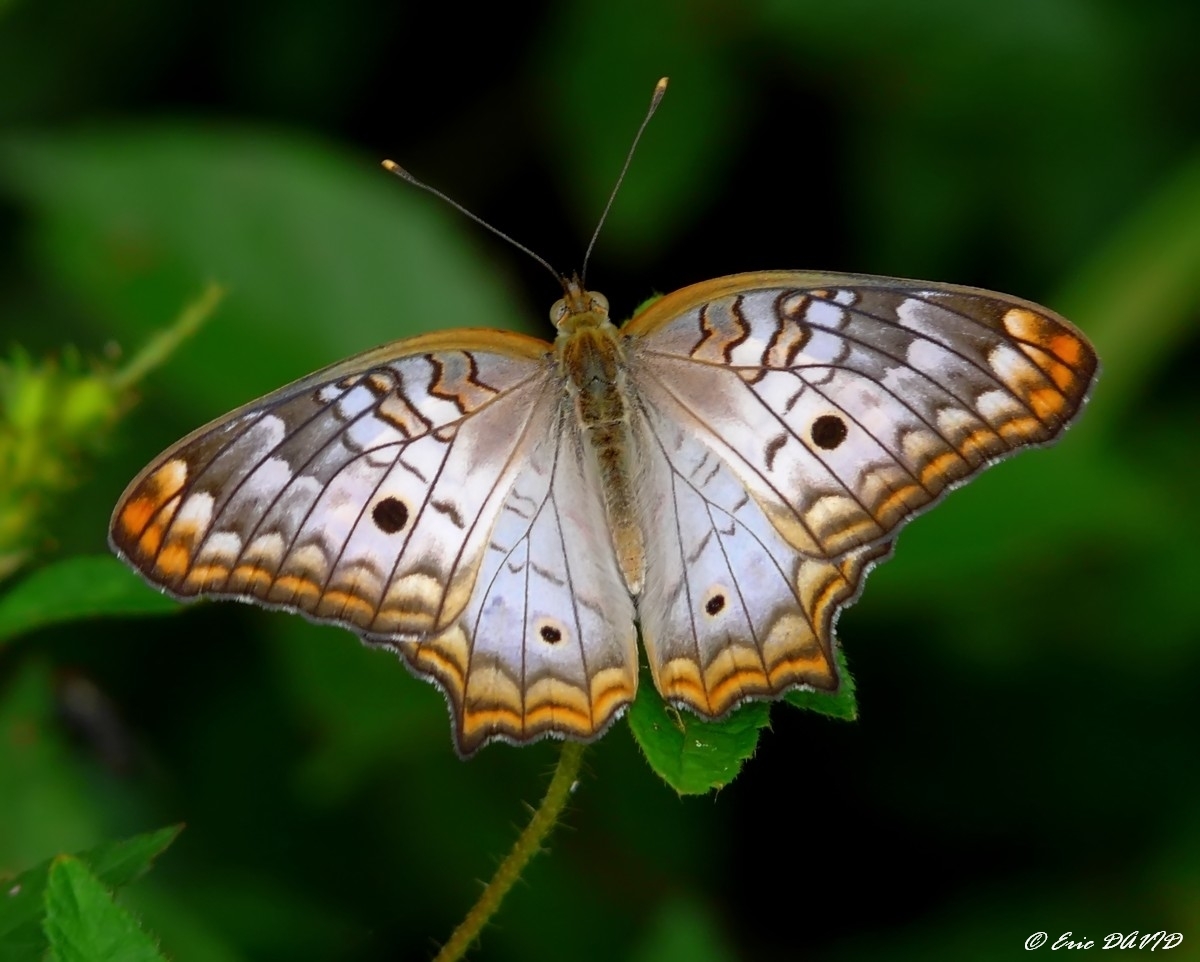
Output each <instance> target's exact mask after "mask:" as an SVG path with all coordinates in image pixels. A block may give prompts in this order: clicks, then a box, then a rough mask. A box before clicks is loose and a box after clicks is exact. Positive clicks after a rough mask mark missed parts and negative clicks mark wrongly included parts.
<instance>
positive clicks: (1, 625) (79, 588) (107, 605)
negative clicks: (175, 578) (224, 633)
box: [0, 555, 179, 641]
mask: <svg viewBox="0 0 1200 962" xmlns="http://www.w3.org/2000/svg"><path fill="white" fill-rule="evenodd" d="M178 607H179V604H178V602H175V601H172V600H171V599H170V598H168V597H166V596H165V595H161V594H159V593H158V592H157V591H149V590H147V588H146V584H145V582H143V581H142V580H141V579H140V578H138V577H137V575H135V574H134V573H133V572H132V571H130V570H129V569H128V568H126V567H125V565H123V564H121V562H119V561H118V560H117V559H116V558H110V557H108V556H106V555H95V556H88V557H81V558H67V559H66V560H64V561H60V562H57V563H56V564H52V565H47V566H46V567H44V568H40V569H38V570H37V571H35V572H34V573H33V574H31V575H30V576H29V577H28V578H25V579H24V580H23V581H21V582H20V583H19V584H18V585H17V586H16V587H15V588H13V589H12V590H11V591H9V592H7V593H5V594H4V595H3V596H2V597H0V641H2V640H4V639H5V638H11V637H12V636H14V635H18V634H21V633H22V632H25V631H32V630H33V629H34V628H40V627H42V626H44V625H51V624H56V623H58V622H63V621H71V620H73V619H76V618H88V617H92V616H94V615H159V614H165V613H167V612H169V611H172V610H175V609H177V608H178Z"/></svg>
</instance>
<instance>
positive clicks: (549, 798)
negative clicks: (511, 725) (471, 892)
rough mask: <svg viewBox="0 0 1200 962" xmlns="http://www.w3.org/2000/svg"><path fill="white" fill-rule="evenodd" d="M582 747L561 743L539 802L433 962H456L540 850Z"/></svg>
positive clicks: (572, 778) (567, 793)
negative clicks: (543, 795)
mask: <svg viewBox="0 0 1200 962" xmlns="http://www.w3.org/2000/svg"><path fill="white" fill-rule="evenodd" d="M583 749H584V746H583V745H581V744H580V743H579V742H563V747H562V751H561V752H560V753H559V756H558V765H557V766H556V767H555V769H554V776H553V777H552V778H551V779H550V786H549V788H547V789H546V795H545V797H544V798H543V799H542V804H541V805H539V806H538V808H537V811H536V812H534V813H533V817H532V818H531V819H530V820H529V824H528V825H526V826H525V830H524V831H523V832H521V834H520V835H519V836H518V837H517V841H516V842H515V843H514V845H513V847H512V851H510V852H509V853H508V855H506V856H505V858H504V861H503V862H501V863H500V867H499V868H497V869H496V874H495V875H493V876H492V880H491V881H490V882H488V884H487V887H486V888H485V889H484V890H483V894H482V895H480V896H479V901H477V902H476V903H475V904H474V905H473V906H471V911H469V912H468V913H467V915H466V918H464V919H463V920H462V921H461V922H460V923H459V924H458V928H456V929H455V930H454V932H453V934H451V936H450V939H449V941H447V942H446V944H445V945H443V946H442V950H441V951H440V952H439V953H438V954H437V957H436V958H435V959H434V962H457V960H458V959H461V958H462V957H463V955H464V954H465V953H466V951H467V949H469V948H470V947H471V943H472V942H474V941H475V939H476V938H477V937H478V936H479V932H480V930H481V929H482V928H483V927H484V925H486V924H487V921H488V919H490V918H491V917H492V916H493V915H495V914H496V911H497V910H498V909H499V908H500V903H501V902H503V901H504V896H506V895H507V894H508V890H509V889H511V888H512V887H513V885H514V884H515V883H516V881H517V879H519V878H520V877H521V873H522V872H524V871H525V866H526V865H528V864H529V862H530V860H532V858H533V857H534V856H535V855H537V853H538V852H540V851H541V850H542V846H543V844H544V843H545V840H546V838H547V837H548V836H549V835H550V832H551V830H552V829H553V828H554V826H555V824H556V823H557V822H558V817H559V816H560V815H561V814H562V810H563V809H564V808H565V807H566V804H567V799H568V798H570V797H571V788H572V786H573V785H574V784H575V779H576V778H577V777H578V775H579V767H580V765H581V764H582V762H583Z"/></svg>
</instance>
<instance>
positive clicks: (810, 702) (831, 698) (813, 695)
mask: <svg viewBox="0 0 1200 962" xmlns="http://www.w3.org/2000/svg"><path fill="white" fill-rule="evenodd" d="M834 657H835V658H837V666H838V677H839V678H840V679H841V685H839V686H838V690H837V691H801V690H800V689H795V690H793V691H789V692H788V693H787V694H786V695H784V696H783V700H784V701H785V702H787V703H788V704H789V705H794V706H795V707H797V708H803V709H805V710H806V711H815V712H820V713H821V714H822V715H828V716H829V717H830V718H840V719H842V720H843V721H855V720H857V718H858V698H857V697H856V696H855V694H854V676H853V675H851V674H850V669H849V668H848V667H847V665H846V652H845V649H843V648H842V646H841V645H840V644H839V645H838V646H837V650H836V652H835V653H834Z"/></svg>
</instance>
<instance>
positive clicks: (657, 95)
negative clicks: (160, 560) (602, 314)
mask: <svg viewBox="0 0 1200 962" xmlns="http://www.w3.org/2000/svg"><path fill="white" fill-rule="evenodd" d="M666 92H667V78H666V77H663V78H662V79H661V80H659V82H658V83H656V84H655V85H654V94H653V95H652V96H651V97H650V109H649V110H647V111H646V116H645V117H643V118H642V125H641V126H640V127H639V128H638V131H637V133H636V134H635V135H634V137H633V143H632V144H630V145H629V153H628V154H626V155H625V165H624V166H623V167H622V168H621V173H620V176H618V177H617V182H616V184H614V185H613V189H612V193H611V194H609V195H608V203H607V204H605V205H604V212H603V213H602V214H601V215H600V221H599V223H597V224H596V229H595V230H594V231H592V239H591V241H589V242H588V246H587V252H586V253H585V254H584V255H583V270H581V271H580V272H579V274H580V283H581V284H584V281H585V280H586V278H587V266H588V261H589V260H591V258H592V248H593V247H595V246H596V238H597V237H599V236H600V228H601V227H603V226H604V221H605V220H606V219H607V218H608V212H609V211H610V210H612V205H613V201H614V200H616V199H617V191H619V190H620V189H621V184H622V182H623V181H624V180H625V173H626V171H628V170H629V165H630V163H631V162H632V161H633V152H634V151H635V150H637V145H638V141H639V140H641V139H642V134H643V133H645V131H646V125H647V124H649V123H650V118H651V117H653V116H654V111H656V110H658V105H659V104H660V103H662V99H663V94H665V93H666ZM586 286H587V285H586V284H584V287H585V289H586Z"/></svg>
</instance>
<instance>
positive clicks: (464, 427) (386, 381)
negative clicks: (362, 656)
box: [110, 331, 552, 636]
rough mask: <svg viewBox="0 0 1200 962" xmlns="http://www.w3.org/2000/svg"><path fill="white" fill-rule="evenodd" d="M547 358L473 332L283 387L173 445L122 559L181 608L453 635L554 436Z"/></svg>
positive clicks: (138, 488) (113, 536) (425, 340)
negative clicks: (532, 456) (525, 477)
mask: <svg viewBox="0 0 1200 962" xmlns="http://www.w3.org/2000/svg"><path fill="white" fill-rule="evenodd" d="M548 350H549V345H547V344H544V343H543V342H540V341H535V340H533V339H531V338H526V337H522V336H520V335H516V334H499V333H495V332H469V331H459V332H453V333H450V334H447V335H429V336H426V337H421V338H414V339H411V340H408V341H400V342H397V343H396V344H392V345H388V346H386V347H383V348H379V349H377V350H375V351H371V352H368V353H366V354H363V355H360V356H358V357H356V358H352V359H350V360H348V361H344V362H342V363H341V364H338V365H335V366H333V367H331V368H328V369H326V370H324V371H321V372H318V373H317V374H314V375H311V376H309V377H307V378H304V379H303V380H301V381H297V382H296V383H294V384H292V385H290V386H288V387H285V388H283V389H281V390H279V391H277V392H275V393H273V394H270V395H268V396H266V397H264V398H262V399H260V400H258V401H254V402H252V403H250V404H248V405H246V406H245V407H243V408H241V409H239V410H237V411H235V412H233V413H232V414H230V415H227V416H226V417H224V418H221V419H219V420H217V421H214V422H213V423H212V424H209V425H207V426H205V427H203V428H200V429H199V430H198V431H196V432H194V433H192V434H191V435H189V436H188V437H187V438H185V439H183V440H182V441H180V442H179V443H178V444H176V445H174V446H173V447H171V448H170V449H168V450H167V451H166V452H165V453H164V454H163V455H161V456H160V457H159V458H158V459H157V460H156V461H155V462H153V463H152V464H151V465H150V466H149V467H148V468H146V470H145V471H143V472H142V473H141V474H140V475H139V476H138V477H137V478H135V479H134V481H133V482H132V483H131V484H130V485H129V487H128V488H127V489H126V491H125V493H124V494H123V495H122V497H121V500H120V502H119V503H118V504H117V507H116V510H115V511H114V513H113V518H112V524H111V528H110V541H111V544H112V546H113V548H114V549H115V550H116V551H117V552H118V554H120V555H121V556H122V557H123V558H125V559H126V560H127V561H128V562H129V563H130V564H131V565H132V566H133V567H135V568H136V569H137V570H138V571H140V572H141V573H142V574H143V575H144V576H145V577H146V578H147V579H148V580H149V581H151V582H152V583H154V584H155V585H157V586H159V587H161V588H162V589H164V590H166V591H168V592H169V593H171V594H173V595H175V596H177V597H180V598H191V597H198V596H206V597H215V598H234V599H239V600H243V601H253V602H258V603H262V604H266V605H268V606H271V607H278V608H284V609H288V610H293V611H299V612H302V613H304V614H306V615H308V616H310V617H312V618H314V619H316V620H319V621H328V622H333V623H336V624H340V625H344V626H345V627H348V628H352V629H354V630H357V631H359V632H363V633H374V634H389V635H405V636H425V635H431V634H435V633H437V632H439V631H442V630H444V629H445V628H446V627H447V626H448V625H450V624H452V623H454V621H455V620H456V619H457V618H458V616H459V615H460V614H461V612H462V610H463V608H464V607H465V606H466V603H467V600H468V598H469V597H470V595H471V592H472V590H473V586H474V583H475V581H476V577H477V573H478V570H479V566H480V564H481V563H482V559H483V557H484V553H485V551H486V548H487V544H488V541H489V538H490V535H491V529H492V527H493V524H494V523H495V520H496V518H497V516H498V515H499V512H500V509H501V505H502V504H503V503H504V499H505V498H506V497H507V495H508V489H509V488H510V487H511V485H512V483H513V480H514V479H515V477H516V476H517V474H518V473H519V471H520V469H521V467H522V465H523V463H524V461H525V459H526V458H527V457H528V454H529V451H530V450H532V448H533V447H534V446H535V445H536V443H537V442H538V441H539V440H540V439H541V438H540V437H539V431H540V432H542V434H544V432H545V430H546V424H547V421H546V415H545V410H546V404H547V397H546V392H547V386H548V384H549V381H550V378H551V376H552V374H551V372H552V365H551V364H550V363H549V362H548V361H547V360H546V357H545V355H546V352H547V351H548Z"/></svg>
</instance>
